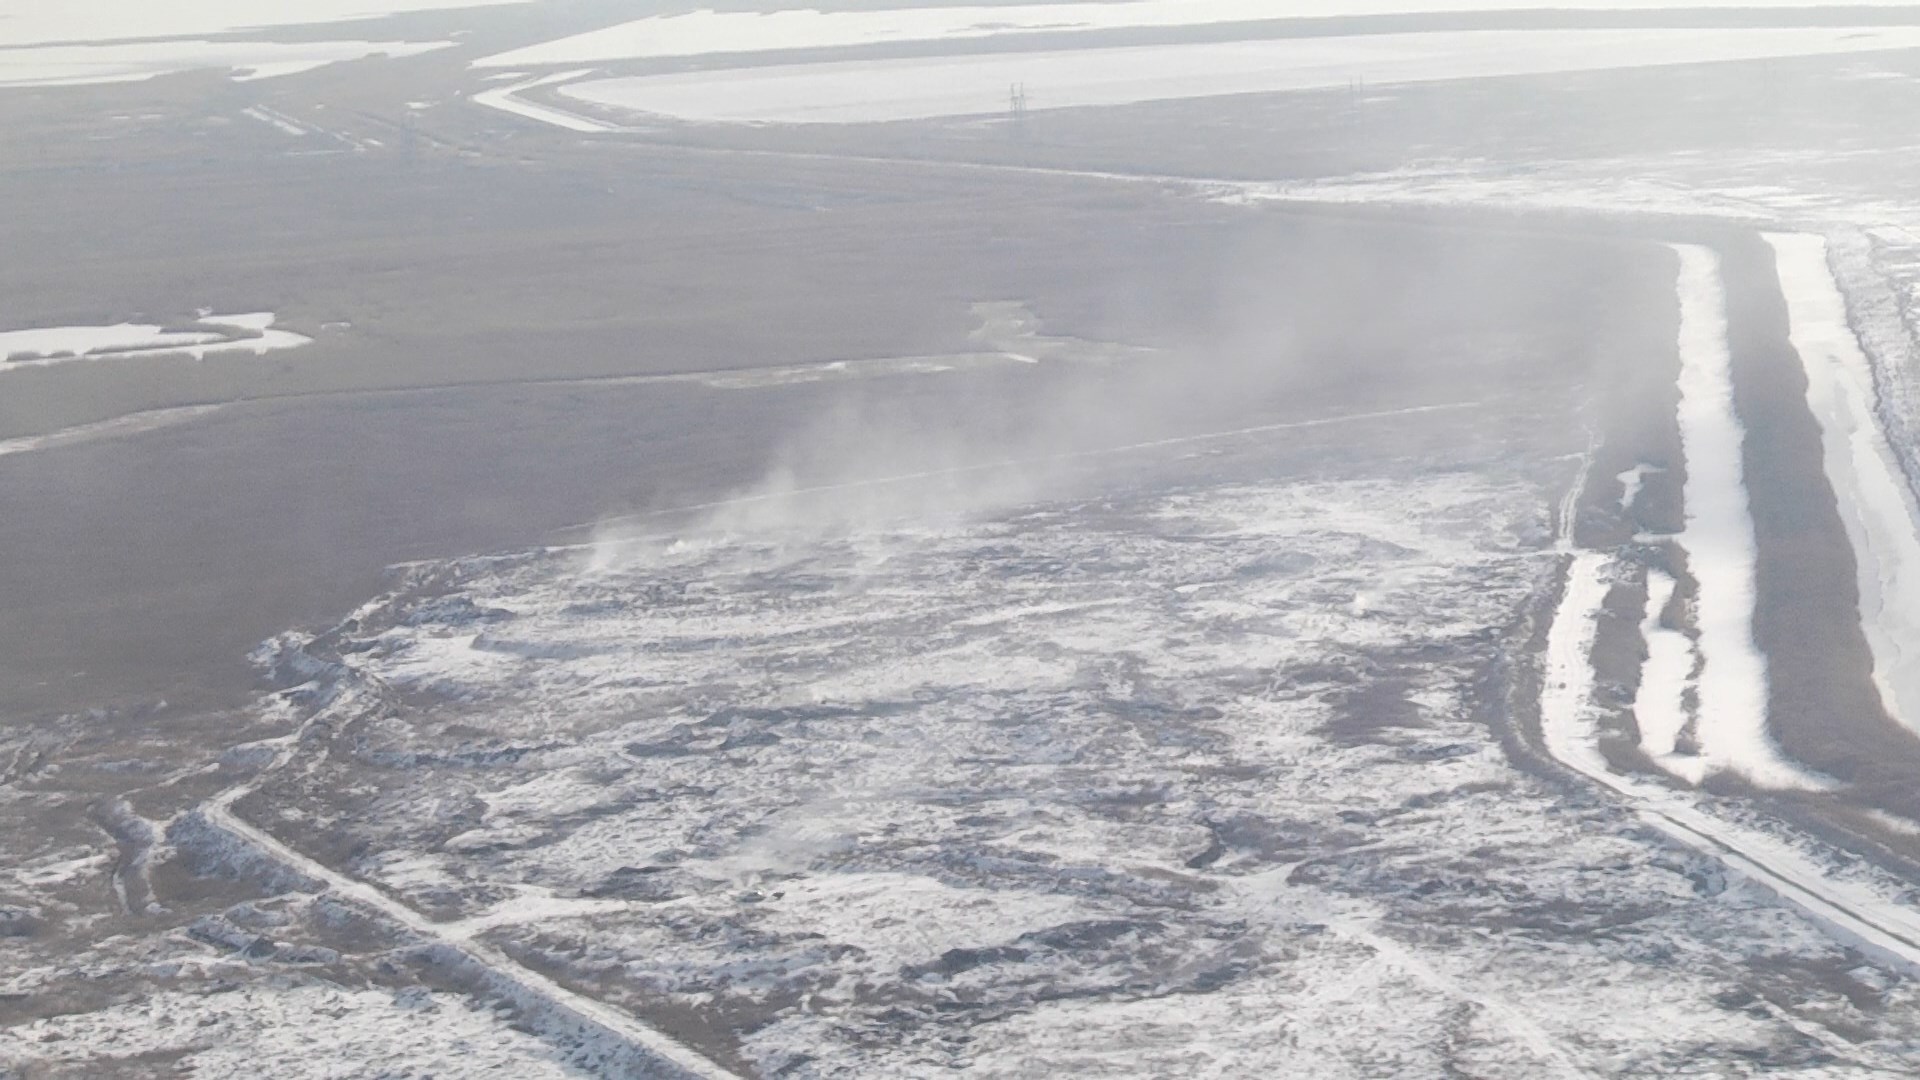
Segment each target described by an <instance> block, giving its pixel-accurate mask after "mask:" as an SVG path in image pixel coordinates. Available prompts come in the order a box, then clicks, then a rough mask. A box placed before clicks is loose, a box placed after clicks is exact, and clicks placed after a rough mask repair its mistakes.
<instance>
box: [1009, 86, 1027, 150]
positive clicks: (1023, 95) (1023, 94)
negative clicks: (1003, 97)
mask: <svg viewBox="0 0 1920 1080" xmlns="http://www.w3.org/2000/svg"><path fill="white" fill-rule="evenodd" d="M1007 118H1008V119H1010V120H1012V121H1013V136H1014V138H1016V139H1025V138H1026V137H1027V84H1026V83H1014V84H1013V86H1012V87H1011V88H1009V89H1008V91H1007Z"/></svg>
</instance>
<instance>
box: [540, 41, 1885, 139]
mask: <svg viewBox="0 0 1920 1080" xmlns="http://www.w3.org/2000/svg"><path fill="white" fill-rule="evenodd" d="M1915 46H1920V29H1916V28H1894V29H1865V30H1861V29H1847V30H1840V29H1820V28H1814V29H1795V30H1724V31H1715V32H1714V33H1712V34H1702V33H1699V32H1698V31H1693V30H1541V31H1504V30H1489V31H1456V32H1443V33H1428V34H1379V35H1371V36H1366V37H1335V38H1291V39H1279V40H1266V41H1235V42H1213V43H1205V44H1186V45H1167V46H1153V47H1129V48H1088V49H1067V50H1055V51H1048V52H1023V53H1011V54H1000V53H996V54H983V55H973V56H948V57H938V58H927V59H914V60H869V61H838V62H832V63H817V64H799V65H785V66H774V67H751V68H733V69H721V70H713V71H700V72H690V73H686V74H676V75H650V76H640V77H633V78H619V79H601V80H595V81H590V82H584V83H576V84H573V85H569V86H566V87H563V88H562V89H561V91H560V92H561V93H562V94H564V95H566V96H568V97H571V98H574V99H576V100H579V101H584V102H588V103H591V104H594V105H601V106H606V107H609V108H615V109H622V110H628V111H632V112H638V113H648V114H655V115H659V116H665V117H670V118H673V119H676V120H685V121H694V122H725V123H782V124H852V123H872V122H878V121H888V120H924V119H930V118H935V117H947V116H971V115H981V114H995V113H1002V114H1003V113H1005V112H1006V110H1007V102H1008V92H1009V88H1010V87H1013V86H1016V85H1017V86H1021V87H1022V88H1024V90H1025V92H1026V95H1027V100H1028V105H1029V107H1030V108H1034V109H1064V108H1075V107H1081V106H1095V105H1129V104H1135V103H1139V102H1145V101H1165V100H1177V99H1183V98H1201V97H1218V96H1223V95H1230V94H1261V93H1275V92H1279V91H1287V90H1314V89H1325V88H1330V87H1346V86H1355V85H1361V84H1364V85H1369V86H1377V85H1392V84H1404V83H1421V82H1435V81H1445V80H1452V79H1469V78H1492V77H1499V76H1511V75H1538V74H1545V73H1551V72H1576V71H1598V70H1607V69H1613V68H1634V67H1655V66H1662V65H1670V64H1694V63H1706V62H1713V61H1729V60H1756V59H1764V58H1770V57H1786V56H1809V55H1819V54H1830V53H1852V52H1867V51H1872V50H1883V49H1902V48H1912V47H1915Z"/></svg>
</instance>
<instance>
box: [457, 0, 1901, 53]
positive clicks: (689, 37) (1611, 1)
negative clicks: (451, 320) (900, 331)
mask: <svg viewBox="0 0 1920 1080" xmlns="http://www.w3.org/2000/svg"><path fill="white" fill-rule="evenodd" d="M1876 4H1884V5H1886V6H1896V5H1897V0H1870V2H1869V3H1867V4H1864V5H1859V6H1865V7H1872V6H1876ZM1541 6H1542V5H1541V4H1540V3H1539V0H1309V2H1306V3H1298V2H1296V3H1288V4H1285V5H1276V4H1273V3H1269V2H1266V0H1132V2H1127V3H1114V2H1111V0H1106V2H1089V3H1052V4H1008V5H996V6H992V7H983V6H977V5H965V4H955V5H929V6H926V7H914V8H892V9H882V10H873V11H819V10H815V9H812V8H794V9H788V10H781V11H712V10H700V11H692V12H686V13H683V14H677V15H654V16H650V17H648V18H644V19H636V20H633V21H632V22H625V23H620V24H617V25H614V26H609V27H605V28H603V29H599V30H591V31H588V32H586V33H583V34H575V35H573V36H571V37H565V38H560V39H558V40H556V41H548V42H542V43H541V44H538V45H530V46H526V47H524V48H519V49H513V50H510V51H508V52H504V53H499V54H496V55H493V56H488V57H485V58H483V59H481V60H478V61H476V62H475V66H478V67H515V66H525V65H538V64H585V63H603V62H606V61H610V60H647V59H662V58H669V57H691V56H706V55H711V54H721V53H758V52H775V51H779V50H784V49H822V48H845V47H848V46H860V45H878V44H888V43H897V42H957V43H965V42H969V41H974V40H977V39H982V38H991V37H998V36H1002V35H1006V34H1019V33H1035V32H1044V33H1049V34H1062V33H1076V32H1078V33H1085V32H1088V31H1096V30H1118V29H1137V28H1147V27H1179V26H1212V25H1218V24H1223V23H1240V22H1269V21H1274V20H1289V19H1315V18H1327V17H1338V16H1354V15H1403V14H1429V13H1436V12H1464V11H1479V12H1488V11H1531V10H1537V9H1538V8H1540V7H1541ZM1552 6H1553V7H1554V8H1556V9H1560V10H1583V11H1646V10H1656V9H1659V8H1663V7H1667V6H1669V5H1667V4H1665V3H1662V2H1661V0H1561V2H1556V3H1554V4H1553V5H1552ZM1687 6H1688V7H1689V8H1696V9H1766V8H1786V7H1793V8H1817V7H1822V6H1832V7H1839V6H1843V5H1841V4H1837V3H1824V4H1823V3H1819V2H1814V0H1808V2H1796V0H1697V2H1691V3H1689V4H1688V5H1687ZM1845 6H1852V5H1845Z"/></svg>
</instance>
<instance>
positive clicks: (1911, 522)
mask: <svg viewBox="0 0 1920 1080" xmlns="http://www.w3.org/2000/svg"><path fill="white" fill-rule="evenodd" d="M1767 240H1768V242H1769V243H1770V244H1771V245H1772V246H1773V249H1774V254H1775V259H1776V263H1777V265H1778V266H1779V270H1780V284H1781V290H1782V292H1783V293H1784V294H1785V296H1786V299H1787V314H1788V319H1789V322H1790V334H1791V340H1792V342H1793V347H1794V350H1795V351H1796V352H1798V353H1799V354H1800V361H1801V363H1802V365H1803V366H1804V367H1805V370H1806V373H1807V402H1808V404H1809V405H1810V406H1812V408H1813V414H1814V418H1815V419H1817V420H1818V421H1819V422H1820V428H1821V438H1822V442H1823V443H1824V445H1825V453H1826V469H1827V478H1828V480H1829V481H1831V482H1832V483H1833V485H1834V491H1835V494H1836V495H1837V497H1838V499H1839V505H1840V511H1841V518H1842V520H1843V521H1844V522H1845V524H1846V527H1847V538H1848V540H1849V541H1850V542H1851V543H1852V546H1853V552H1854V559H1855V561H1856V563H1857V564H1858V571H1859V583H1860V622H1861V626H1862V628H1863V629H1864V630H1865V631H1866V635H1867V644H1868V646H1869V647H1870V648H1871V649H1872V651H1873V662H1874V672H1873V674H1874V681H1875V683H1876V684H1877V685H1878V686H1879V689H1880V696H1881V700H1882V702H1883V703H1884V704H1885V705H1886V707H1887V709H1888V711H1889V712H1890V713H1891V714H1892V715H1893V717H1894V719H1896V720H1898V721H1899V722H1900V723H1902V724H1905V725H1906V726H1908V727H1909V728H1916V729H1917V730H1920V531H1916V529H1915V522H1916V521H1920V514H1916V513H1915V510H1914V497H1913V493H1912V491H1911V490H1910V489H1909V488H1908V486H1907V484H1906V482H1905V477H1904V476H1902V474H1901V472H1900V464H1899V462H1898V460H1897V459H1896V458H1895V457H1894V454H1893V451H1892V448H1891V447H1890V446H1889V445H1888V442H1887V438H1886V435H1885V433H1884V432H1883V431H1882V430H1881V428H1880V425H1879V422H1878V420H1877V418H1876V416H1875V411H1874V407H1875V398H1876V394H1877V390H1876V388H1875V385H1874V373H1873V369H1872V366H1871V365H1870V364H1869V363H1868V361H1867V357H1866V354H1865V353H1864V352H1862V351H1861V347H1860V339H1859V337H1858V336H1857V334H1856V332H1855V331H1854V329H1853V327H1852V326H1851V325H1850V324H1849V322H1848V316H1847V302H1846V299H1845V298H1844V297H1843V296H1842V295H1841V293H1840V288H1839V286H1838V284H1837V283H1836V282H1835V280H1834V276H1833V271H1832V270H1831V269H1830V268H1829V266H1828V260H1827V242H1826V240H1825V239H1824V238H1823V237H1821V236H1819V235H1817V234H1805V233H1768V234H1767Z"/></svg>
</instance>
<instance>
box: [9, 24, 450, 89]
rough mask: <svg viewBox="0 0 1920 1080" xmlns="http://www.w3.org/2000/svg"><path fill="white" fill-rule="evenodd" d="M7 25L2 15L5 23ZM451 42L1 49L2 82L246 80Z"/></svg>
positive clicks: (135, 43) (12, 84)
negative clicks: (222, 75) (223, 75)
mask: <svg viewBox="0 0 1920 1080" xmlns="http://www.w3.org/2000/svg"><path fill="white" fill-rule="evenodd" d="M5 25H6V23H5V21H4V20H0V27H4V26H5ZM451 44H453V43H452V42H450V41H307V42H276V41H189V40H181V41H131V42H112V43H106V44H97V45H35V46H30V47H27V48H18V49H0V88H5V87H27V86H77V85H88V84H94V83H121V82H140V81H142V80H145V79H151V78H155V77H156V76H160V75H171V74H174V73H176V72H181V71H193V70H198V69H211V70H218V71H227V72H231V73H232V75H233V77H234V78H236V79H239V80H242V81H245V80H249V79H269V78H276V77H280V76H285V75H298V74H299V73H301V72H303V71H312V70H313V69H315V68H320V67H325V66H326V65H328V64H338V63H342V62H344V61H348V60H361V59H365V58H367V57H372V56H386V57H394V58H400V57H407V56H417V55H419V54H420V53H424V52H430V51H432V50H434V49H442V48H446V47H447V46H449V45H451Z"/></svg>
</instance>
